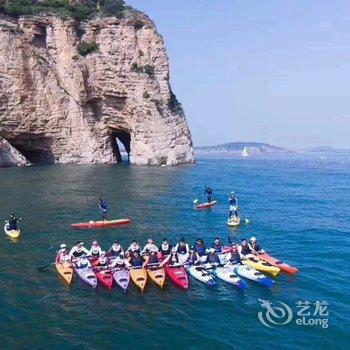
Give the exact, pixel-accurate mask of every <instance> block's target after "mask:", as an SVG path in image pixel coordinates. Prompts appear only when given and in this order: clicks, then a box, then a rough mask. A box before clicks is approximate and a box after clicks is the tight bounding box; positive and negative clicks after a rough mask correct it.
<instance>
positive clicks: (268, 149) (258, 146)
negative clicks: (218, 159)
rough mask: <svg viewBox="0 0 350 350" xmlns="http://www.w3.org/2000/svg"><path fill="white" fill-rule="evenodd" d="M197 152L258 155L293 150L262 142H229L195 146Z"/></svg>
mask: <svg viewBox="0 0 350 350" xmlns="http://www.w3.org/2000/svg"><path fill="white" fill-rule="evenodd" d="M194 150H195V152H196V153H197V154H212V153H217V154H221V153H232V154H242V153H243V155H257V154H266V153H292V152H293V151H291V150H289V149H286V148H282V147H278V146H274V145H269V144H267V143H261V142H229V143H223V144H220V145H215V146H202V147H194Z"/></svg>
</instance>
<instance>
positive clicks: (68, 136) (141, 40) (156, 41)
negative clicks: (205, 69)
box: [0, 15, 194, 165]
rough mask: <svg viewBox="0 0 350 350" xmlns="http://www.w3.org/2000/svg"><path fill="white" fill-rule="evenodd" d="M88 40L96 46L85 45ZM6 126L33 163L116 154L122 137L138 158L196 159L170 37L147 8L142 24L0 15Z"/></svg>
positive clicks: (1, 104) (0, 93)
mask: <svg viewBox="0 0 350 350" xmlns="http://www.w3.org/2000/svg"><path fill="white" fill-rule="evenodd" d="M81 43H92V44H94V45H95V47H93V48H92V49H91V50H90V51H93V52H90V53H88V54H86V52H82V51H80V52H79V50H78V48H79V45H80V46H81V45H82V44H81ZM84 55H85V56H84ZM0 136H2V137H3V138H4V139H6V140H7V141H8V142H9V143H10V144H11V145H12V146H13V147H15V148H16V149H17V150H18V151H19V152H21V153H22V154H23V155H24V157H25V158H27V159H28V160H29V161H30V162H32V163H36V162H56V163H112V162H117V161H118V160H120V158H119V157H120V154H119V148H118V144H117V142H116V138H118V139H119V140H120V141H121V142H122V143H124V145H125V148H126V150H130V158H131V162H132V163H135V164H143V165H146V164H150V165H153V164H154V165H156V164H157V165H159V164H168V165H176V164H181V163H189V162H193V161H194V156H193V150H192V141H191V135H190V132H189V129H188V126H187V123H186V119H185V116H184V113H183V111H182V107H181V105H180V104H179V103H178V102H177V100H176V97H175V96H174V95H173V93H172V91H171V87H170V84H169V63H168V58H167V55H166V52H165V49H164V43H163V40H162V38H161V36H160V35H159V34H158V33H157V31H156V29H155V27H154V25H153V23H152V22H151V21H150V20H149V19H148V18H147V17H144V18H142V25H137V26H136V25H135V21H134V20H133V19H122V20H120V19H117V18H104V19H94V20H91V21H89V22H86V23H80V24H79V23H77V22H75V21H74V20H66V21H63V20H61V19H59V18H56V17H53V16H49V15H44V16H40V17H31V18H19V19H18V20H10V19H8V18H1V19H0ZM23 159H24V158H23Z"/></svg>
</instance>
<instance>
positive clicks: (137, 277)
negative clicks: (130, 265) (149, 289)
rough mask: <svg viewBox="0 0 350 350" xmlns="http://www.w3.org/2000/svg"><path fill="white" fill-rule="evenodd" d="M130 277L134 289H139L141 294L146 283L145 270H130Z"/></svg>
mask: <svg viewBox="0 0 350 350" xmlns="http://www.w3.org/2000/svg"><path fill="white" fill-rule="evenodd" d="M130 277H131V279H132V281H133V282H134V283H135V285H136V287H138V288H140V289H141V291H142V292H143V290H144V289H145V286H146V283H147V271H146V269H130Z"/></svg>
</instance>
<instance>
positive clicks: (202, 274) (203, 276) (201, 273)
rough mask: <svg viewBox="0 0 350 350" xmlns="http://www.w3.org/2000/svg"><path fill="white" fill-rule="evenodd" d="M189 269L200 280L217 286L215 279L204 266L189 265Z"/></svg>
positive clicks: (211, 285)
mask: <svg viewBox="0 0 350 350" xmlns="http://www.w3.org/2000/svg"><path fill="white" fill-rule="evenodd" d="M187 271H188V272H189V274H190V275H191V276H192V277H194V278H195V279H197V280H198V281H201V282H203V283H205V284H207V285H208V286H210V287H214V286H215V279H214V278H213V276H212V275H211V274H210V273H209V272H208V271H207V270H206V269H205V268H204V267H203V266H198V265H192V266H189V267H187Z"/></svg>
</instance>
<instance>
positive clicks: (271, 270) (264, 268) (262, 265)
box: [242, 258, 281, 276]
mask: <svg viewBox="0 0 350 350" xmlns="http://www.w3.org/2000/svg"><path fill="white" fill-rule="evenodd" d="M242 263H243V264H244V265H248V266H250V267H252V268H253V269H255V270H258V271H261V272H266V273H268V274H270V275H273V276H276V275H277V274H278V273H279V272H280V271H281V270H280V268H279V267H276V266H272V265H271V264H270V263H268V262H266V261H263V260H258V259H255V258H251V259H244V260H242Z"/></svg>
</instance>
